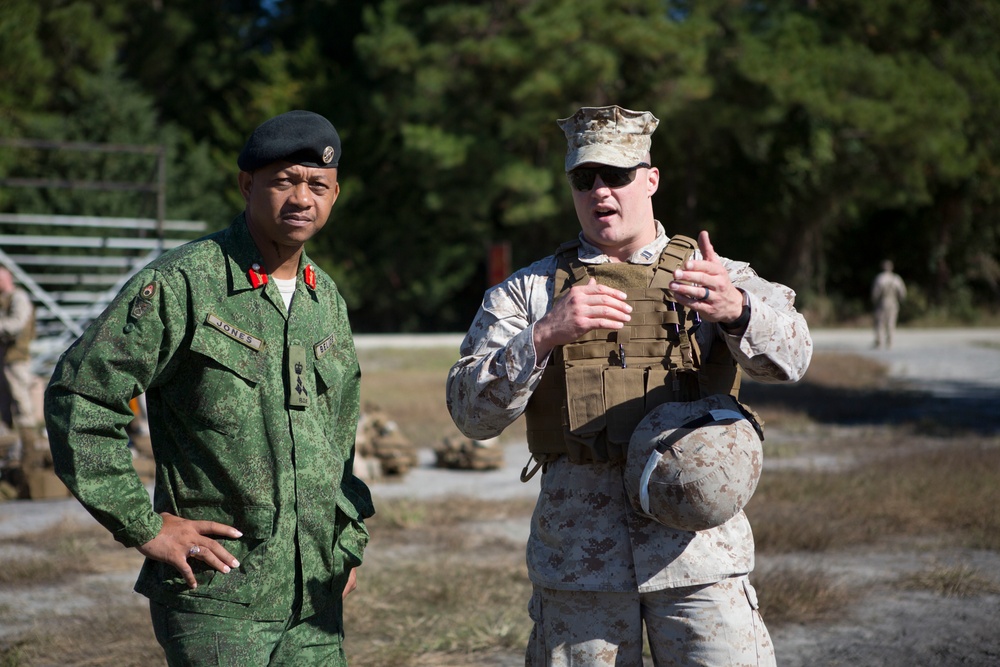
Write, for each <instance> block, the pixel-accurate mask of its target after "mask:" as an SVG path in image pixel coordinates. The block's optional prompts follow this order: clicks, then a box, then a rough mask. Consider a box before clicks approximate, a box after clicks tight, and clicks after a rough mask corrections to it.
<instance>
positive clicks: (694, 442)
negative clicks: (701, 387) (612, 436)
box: [624, 394, 764, 530]
mask: <svg viewBox="0 0 1000 667" xmlns="http://www.w3.org/2000/svg"><path fill="white" fill-rule="evenodd" d="M758 422H759V420H757V419H756V418H755V415H754V414H753V413H752V412H751V411H749V409H748V408H746V407H745V406H743V405H742V404H740V403H739V402H738V401H737V400H736V399H735V398H733V397H732V396H730V395H727V394H714V395H712V396H709V397H707V398H703V399H700V400H697V401H691V402H683V403H673V402H672V403H663V404H661V405H659V406H657V407H656V408H654V409H653V410H652V411H651V412H650V413H649V414H647V415H646V416H645V417H644V418H643V420H642V421H641V422H640V423H639V425H638V426H637V427H636V429H635V431H634V432H633V434H632V438H631V440H630V442H629V448H628V457H627V459H626V464H625V473H624V475H625V491H626V493H627V495H628V497H629V501H630V502H631V504H632V507H633V508H634V509H635V510H636V511H637V512H639V513H640V514H643V515H645V516H648V517H650V518H652V519H654V520H656V521H658V522H660V523H662V524H664V525H666V526H669V527H670V528H678V529H681V530H707V529H709V528H714V527H715V526H719V525H722V524H723V523H725V522H726V521H728V520H729V519H731V518H733V517H734V516H736V515H737V514H738V513H739V512H740V510H742V509H743V507H744V506H745V505H746V504H747V501H749V500H750V496H752V495H753V492H754V490H755V489H756V488H757V481H758V480H759V479H760V471H761V467H762V466H763V460H764V456H763V452H762V450H761V440H762V437H763V436H762V432H761V430H760V426H759V423H758Z"/></svg>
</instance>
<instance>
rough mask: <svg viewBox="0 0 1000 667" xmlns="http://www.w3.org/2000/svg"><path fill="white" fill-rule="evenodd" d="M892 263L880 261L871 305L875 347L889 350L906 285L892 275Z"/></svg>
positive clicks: (873, 284) (873, 285) (894, 274)
mask: <svg viewBox="0 0 1000 667" xmlns="http://www.w3.org/2000/svg"><path fill="white" fill-rule="evenodd" d="M892 268H893V267H892V262H891V261H889V260H887V259H886V260H883V261H882V272H881V273H879V274H878V275H877V276H876V277H875V281H874V282H873V283H872V303H873V304H874V306H875V347H876V348H882V349H886V350H887V349H889V348H890V347H892V337H893V334H895V333H896V319H897V318H898V317H899V304H900V302H901V301H903V300H904V299H905V298H906V283H904V282H903V279H902V278H901V277H900V276H899V275H898V274H896V273H893V270H892Z"/></svg>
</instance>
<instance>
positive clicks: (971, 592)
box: [899, 564, 1000, 598]
mask: <svg viewBox="0 0 1000 667" xmlns="http://www.w3.org/2000/svg"><path fill="white" fill-rule="evenodd" d="M899 585H900V586H901V587H903V588H906V589H911V590H924V591H931V592H932V593H936V594H937V595H942V596H945V597H957V598H965V597H973V596H976V595H982V594H984V593H1000V583H998V582H997V580H996V579H991V578H989V577H987V576H985V575H983V573H982V572H980V571H979V570H977V569H975V568H973V567H970V566H968V565H961V564H960V565H942V564H938V565H935V566H933V567H931V568H928V569H926V570H924V571H922V572H918V573H916V574H914V575H912V576H909V577H905V578H904V579H902V580H901V581H900V582H899Z"/></svg>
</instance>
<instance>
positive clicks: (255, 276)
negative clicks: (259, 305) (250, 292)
mask: <svg viewBox="0 0 1000 667" xmlns="http://www.w3.org/2000/svg"><path fill="white" fill-rule="evenodd" d="M247 278H249V279H250V284H251V285H253V288H254V289H257V288H258V287H262V286H264V285H266V284H267V274H266V273H261V270H260V264H254V265H253V266H251V267H250V270H249V271H247Z"/></svg>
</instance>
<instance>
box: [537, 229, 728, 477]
mask: <svg viewBox="0 0 1000 667" xmlns="http://www.w3.org/2000/svg"><path fill="white" fill-rule="evenodd" d="M579 245H580V242H579V241H578V240H577V241H571V242H569V243H564V244H563V245H561V246H560V247H559V249H558V250H557V251H556V258H557V269H556V279H555V285H554V288H553V292H554V294H553V301H554V300H555V299H559V298H562V297H563V296H564V295H565V294H566V293H567V292H568V291H569V289H570V288H571V287H572V286H573V285H576V284H578V283H581V282H584V281H586V280H589V279H590V277H591V276H593V277H594V278H596V279H597V282H598V283H600V284H603V285H607V286H609V287H613V288H615V289H620V290H622V291H623V292H625V293H626V294H628V299H627V301H628V303H629V305H630V306H632V313H631V315H632V319H631V320H630V321H629V322H628V323H626V324H625V327H624V328H622V329H620V330H617V331H615V330H610V329H598V330H596V331H591V332H589V333H586V334H584V335H583V336H581V337H580V338H578V339H577V340H576V341H574V342H572V343H569V344H567V345H563V346H560V347H557V348H555V349H554V350H553V351H552V356H551V358H550V359H549V363H548V366H547V367H546V369H545V372H544V373H543V375H542V379H541V381H540V382H539V385H538V387H537V388H536V389H535V391H534V393H533V394H532V396H531V399H530V400H529V401H528V406H527V408H526V410H525V413H524V414H525V419H526V421H527V436H528V450H529V451H530V452H531V455H532V458H533V459H534V460H535V461H537V462H538V464H539V465H544V464H545V463H547V462H548V461H551V460H552V459H554V458H555V457H556V456H558V455H560V454H566V455H567V456H568V457H569V459H570V460H571V461H574V462H576V463H592V462H606V461H619V460H624V459H625V454H626V452H627V451H628V444H629V439H630V438H631V436H632V431H634V430H635V427H636V426H638V424H639V422H640V421H642V418H643V417H644V416H645V415H646V414H647V413H648V412H649V411H650V410H652V409H653V408H654V407H656V406H657V405H660V404H661V403H666V402H671V401H695V400H698V399H699V398H701V397H703V396H710V395H712V394H725V393H730V394H732V395H733V396H735V397H738V394H739V386H740V369H739V366H738V365H737V364H736V361H735V360H734V359H733V357H732V355H731V354H730V353H729V348H728V346H727V345H726V343H725V341H724V340H722V338H721V337H717V338H716V342H715V344H714V345H713V346H712V348H711V349H710V350H709V353H708V355H707V356H705V357H703V356H702V354H701V351H700V350H699V349H698V343H697V341H696V340H695V335H694V332H695V330H696V329H697V328H698V326H699V325H700V324H701V321H700V319H699V317H698V314H697V313H695V312H694V311H692V310H688V309H686V308H684V306H682V305H681V304H680V303H678V302H676V301H675V300H674V299H673V294H672V293H671V292H670V290H669V289H667V285H669V283H670V281H671V280H673V273H674V269H676V268H677V267H678V266H680V265H681V264H683V263H684V262H685V261H687V259H688V258H689V257H691V256H692V255H693V254H694V251H695V249H696V248H697V247H698V246H697V243H696V242H695V240H694V239H692V238H689V237H686V236H674V237H673V238H671V239H670V242H669V243H668V244H667V247H666V248H664V250H663V254H662V255H661V256H660V261H659V263H657V264H652V265H648V266H647V265H643V264H629V263H625V262H613V263H605V264H584V263H583V262H581V261H580V259H579V257H578V252H577V248H578V247H579ZM537 468H538V465H536V466H535V470H532V471H531V472H530V473H529V472H528V470H527V467H525V471H524V472H523V473H522V475H521V478H522V480H525V481H526V480H527V479H530V477H531V476H532V475H534V473H535V471H536V470H537Z"/></svg>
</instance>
